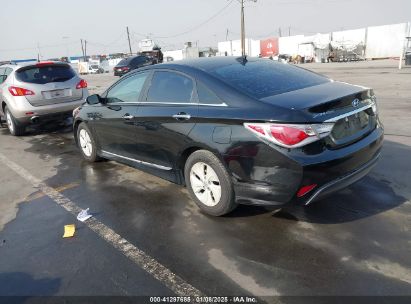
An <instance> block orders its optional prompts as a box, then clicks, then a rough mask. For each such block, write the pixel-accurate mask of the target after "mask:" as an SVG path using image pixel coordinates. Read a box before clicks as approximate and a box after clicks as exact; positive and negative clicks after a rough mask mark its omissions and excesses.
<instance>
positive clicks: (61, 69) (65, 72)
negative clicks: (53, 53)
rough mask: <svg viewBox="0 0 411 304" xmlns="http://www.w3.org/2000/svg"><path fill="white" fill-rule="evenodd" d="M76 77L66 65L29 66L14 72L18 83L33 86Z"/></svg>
mask: <svg viewBox="0 0 411 304" xmlns="http://www.w3.org/2000/svg"><path fill="white" fill-rule="evenodd" d="M74 76H76V72H74V70H73V69H72V68H71V67H70V66H68V65H46V66H31V67H27V68H23V69H20V70H17V71H16V78H17V80H19V81H22V82H27V83H35V84H46V83H50V82H64V81H67V80H70V79H71V78H73V77H74Z"/></svg>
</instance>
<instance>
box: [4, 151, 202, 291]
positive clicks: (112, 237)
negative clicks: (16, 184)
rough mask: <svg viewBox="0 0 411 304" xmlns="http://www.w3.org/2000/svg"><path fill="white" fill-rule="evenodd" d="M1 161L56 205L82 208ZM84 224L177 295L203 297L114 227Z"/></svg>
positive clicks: (72, 209) (74, 211) (7, 161)
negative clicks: (122, 235) (118, 232)
mask: <svg viewBox="0 0 411 304" xmlns="http://www.w3.org/2000/svg"><path fill="white" fill-rule="evenodd" d="M0 161H1V162H2V163H4V164H5V165H6V166H7V167H9V168H10V169H11V170H13V171H14V172H16V173H17V174H18V175H20V176H21V177H22V178H23V179H25V180H26V181H28V182H29V183H30V184H31V185H32V186H33V187H35V188H38V189H39V190H41V191H42V192H43V193H44V194H45V195H47V196H48V197H50V198H51V199H52V200H53V201H54V202H55V203H56V204H58V205H60V206H61V207H63V208H64V209H66V210H67V211H68V212H70V213H71V214H73V215H74V216H77V214H78V213H79V212H80V211H81V208H80V207H78V206H77V205H76V204H75V203H74V202H73V201H72V200H70V199H69V198H67V197H65V196H64V195H63V194H61V193H59V192H58V191H56V190H55V189H53V188H51V187H49V186H47V185H46V184H45V183H43V182H42V181H41V180H40V179H38V178H36V177H35V176H33V175H32V174H31V173H30V172H28V171H27V170H26V169H24V168H23V167H21V166H20V165H18V164H16V163H15V162H13V161H11V160H10V159H8V158H7V157H6V156H4V155H3V154H1V153H0ZM85 224H86V225H87V226H88V227H89V228H90V229H91V230H93V231H94V232H95V233H97V234H98V235H99V236H100V237H101V238H102V239H104V240H105V241H106V242H107V243H109V244H110V245H111V246H113V247H114V248H116V249H117V250H118V251H120V252H121V253H122V254H124V255H125V256H126V257H128V258H129V259H130V260H131V261H133V262H134V263H135V264H137V265H138V266H140V267H141V268H143V269H144V270H145V271H146V272H148V273H149V274H151V275H152V276H153V277H154V278H155V279H157V280H158V281H160V282H161V283H163V284H164V285H165V286H167V287H168V288H169V289H170V290H172V291H173V292H174V293H175V294H176V295H178V296H202V295H203V294H202V293H201V292H200V291H199V290H198V289H196V288H195V287H193V286H191V285H190V284H188V283H187V282H185V281H184V280H183V279H182V278H181V277H179V276H178V275H176V274H174V273H173V272H172V271H171V270H169V269H168V268H166V267H165V266H163V265H162V264H160V263H159V262H157V261H156V260H155V259H153V258H152V257H150V256H149V255H148V254H146V253H145V252H144V251H142V250H140V249H138V248H137V247H136V246H134V245H133V244H131V243H130V242H129V241H127V240H126V239H125V238H123V237H121V235H119V234H117V233H116V232H115V231H114V230H112V229H111V228H109V227H107V226H106V225H104V224H103V223H101V222H100V221H98V220H96V219H95V218H90V219H89V220H87V222H85Z"/></svg>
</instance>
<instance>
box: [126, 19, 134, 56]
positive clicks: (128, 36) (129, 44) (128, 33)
mask: <svg viewBox="0 0 411 304" xmlns="http://www.w3.org/2000/svg"><path fill="white" fill-rule="evenodd" d="M126 28H127V39H128V47H129V48H130V55H133V52H132V50H131V42H130V32H129V31H128V26H127V27H126Z"/></svg>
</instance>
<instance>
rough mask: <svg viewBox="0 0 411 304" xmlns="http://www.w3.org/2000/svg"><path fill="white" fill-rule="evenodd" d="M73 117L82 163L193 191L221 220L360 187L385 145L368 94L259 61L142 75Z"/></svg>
mask: <svg viewBox="0 0 411 304" xmlns="http://www.w3.org/2000/svg"><path fill="white" fill-rule="evenodd" d="M74 114H75V115H74V116H75V120H74V136H75V139H76V142H77V144H78V146H79V147H80V151H81V153H82V155H83V157H84V158H85V159H86V160H88V161H90V162H94V161H97V160H98V159H100V158H106V159H111V160H116V161H119V162H122V163H125V164H128V165H130V166H133V167H136V168H139V169H142V170H145V171H147V172H150V173H152V174H155V175H157V176H160V177H162V178H165V179H167V180H169V181H172V182H175V183H178V184H182V185H186V186H187V188H188V191H189V193H190V195H191V197H192V198H193V200H194V201H195V202H196V204H197V205H198V206H199V207H200V208H201V209H202V210H203V211H204V212H206V213H208V214H211V215H215V216H219V215H223V214H226V213H228V212H230V211H231V210H233V209H234V208H235V207H236V206H237V204H241V203H244V204H256V205H276V206H281V205H284V204H299V205H309V204H311V203H312V202H313V201H314V200H316V199H320V198H321V197H323V196H324V195H326V194H329V193H331V192H334V191H336V190H339V189H341V188H344V187H347V186H348V185H350V184H351V183H353V182H355V181H357V180H359V179H360V178H362V177H364V176H365V175H366V174H367V173H368V172H369V171H370V170H371V168H373V166H374V165H375V164H376V162H377V160H378V158H379V156H380V150H381V146H382V142H383V127H382V125H381V123H380V121H379V117H378V111H377V104H376V97H375V95H374V92H373V90H372V89H367V88H364V87H361V86H355V85H350V84H346V83H341V82H336V81H332V80H330V79H329V78H326V77H324V76H321V75H319V74H316V73H313V72H310V71H307V70H305V69H302V68H299V67H296V66H292V65H286V64H282V63H279V62H276V61H272V60H267V59H258V58H253V59H249V60H247V59H244V58H233V57H214V58H200V59H194V60H188V61H178V62H175V63H164V64H161V65H154V66H150V67H146V68H143V69H139V70H138V71H135V72H133V73H130V74H128V75H127V76H125V77H123V78H122V79H120V80H119V81H117V82H116V83H114V84H113V85H112V86H111V87H109V88H108V89H107V90H106V91H105V92H104V93H103V94H102V95H101V96H99V95H92V96H89V97H88V98H87V103H86V104H84V105H83V106H81V107H80V108H79V109H77V110H76V111H75V113H74Z"/></svg>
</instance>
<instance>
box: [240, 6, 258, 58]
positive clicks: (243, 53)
mask: <svg viewBox="0 0 411 304" xmlns="http://www.w3.org/2000/svg"><path fill="white" fill-rule="evenodd" d="M239 1H240V3H241V56H243V57H245V24H244V1H245V0H239ZM250 1H253V2H257V0H250Z"/></svg>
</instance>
